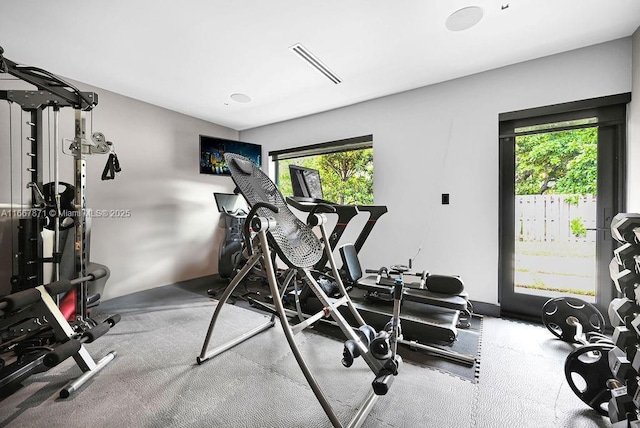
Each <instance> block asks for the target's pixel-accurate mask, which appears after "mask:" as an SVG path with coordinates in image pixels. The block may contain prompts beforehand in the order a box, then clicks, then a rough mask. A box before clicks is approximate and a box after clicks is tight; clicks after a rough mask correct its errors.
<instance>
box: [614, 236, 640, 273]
mask: <svg viewBox="0 0 640 428" xmlns="http://www.w3.org/2000/svg"><path fill="white" fill-rule="evenodd" d="M639 254H640V246H638V245H634V244H630V243H628V242H627V243H625V244H622V245H620V246H619V247H618V248H616V249H615V250H613V258H614V259H615V260H616V262H617V263H618V264H619V265H620V266H623V267H624V268H625V269H629V270H633V271H635V270H636V257H637V256H638V255H639Z"/></svg>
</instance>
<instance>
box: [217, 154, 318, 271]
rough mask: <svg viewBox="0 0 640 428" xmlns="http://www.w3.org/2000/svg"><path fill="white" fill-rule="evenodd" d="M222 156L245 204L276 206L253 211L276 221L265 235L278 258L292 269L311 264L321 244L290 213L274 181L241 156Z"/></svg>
mask: <svg viewBox="0 0 640 428" xmlns="http://www.w3.org/2000/svg"><path fill="white" fill-rule="evenodd" d="M224 159H225V161H226V163H227V166H228V167H229V171H231V178H232V179H233V181H234V182H235V183H236V185H237V186H238V188H239V189H240V193H242V195H243V196H244V198H245V199H246V200H247V202H248V203H249V205H251V206H253V205H255V204H257V203H258V202H267V203H269V204H271V205H274V206H276V207H277V208H278V210H279V211H278V212H277V213H274V212H273V211H271V210H269V209H267V208H259V209H258V210H257V214H258V215H259V216H262V217H271V218H274V219H275V220H276V223H277V225H276V226H275V227H273V228H271V229H269V232H268V234H267V236H268V237H269V242H270V243H271V244H272V246H273V248H275V250H276V252H277V253H278V256H280V258H281V259H282V261H284V262H285V263H286V264H287V265H288V266H289V267H296V268H298V267H311V266H313V265H315V264H316V263H317V262H318V260H320V258H321V257H322V244H321V242H320V240H319V239H318V237H317V236H316V234H315V233H313V231H312V230H311V229H310V228H309V227H308V226H307V225H306V224H304V223H303V222H302V221H300V219H299V218H298V217H296V216H295V215H294V214H293V213H292V212H291V210H290V209H289V206H288V205H287V203H286V202H285V199H284V197H283V196H282V193H280V191H279V190H278V188H277V187H276V185H275V183H274V182H273V181H271V179H270V178H269V177H268V176H267V175H266V174H265V173H264V172H263V171H262V170H261V169H260V168H258V167H257V166H256V165H255V164H254V163H253V162H251V161H250V160H249V159H247V158H245V157H243V156H240V155H237V154H235V153H225V155H224Z"/></svg>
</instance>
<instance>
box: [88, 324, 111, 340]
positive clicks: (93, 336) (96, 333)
mask: <svg viewBox="0 0 640 428" xmlns="http://www.w3.org/2000/svg"><path fill="white" fill-rule="evenodd" d="M110 328H111V326H110V325H109V323H106V322H103V323H100V324H98V325H97V326H95V327H93V328H92V329H91V330H88V331H86V332H85V333H84V334H83V335H82V337H84V338H86V339H87V340H86V341H87V343H91V342H94V341H96V340H98V338H99V337H100V336H102V335H103V334H105V333H106V332H108V331H109V329H110Z"/></svg>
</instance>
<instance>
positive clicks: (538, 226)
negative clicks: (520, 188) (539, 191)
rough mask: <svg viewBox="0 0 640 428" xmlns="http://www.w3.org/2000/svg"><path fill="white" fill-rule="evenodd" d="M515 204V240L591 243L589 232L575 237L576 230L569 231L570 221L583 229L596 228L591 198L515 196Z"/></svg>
mask: <svg viewBox="0 0 640 428" xmlns="http://www.w3.org/2000/svg"><path fill="white" fill-rule="evenodd" d="M576 199H577V203H575V200H576ZM515 204H516V206H515V209H516V213H515V216H516V222H515V225H516V237H517V239H518V240H519V241H521V242H550V241H551V242H595V238H596V234H595V233H594V232H593V231H590V230H587V231H586V234H585V235H582V236H576V235H575V234H574V233H573V232H574V231H575V230H576V228H575V227H574V231H572V228H571V222H572V221H573V222H574V224H575V223H579V222H581V223H582V225H583V226H584V228H585V229H594V228H595V227H596V196H595V195H581V196H572V195H526V196H516V203H515ZM576 219H579V220H576Z"/></svg>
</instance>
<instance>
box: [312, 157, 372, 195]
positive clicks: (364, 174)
mask: <svg viewBox="0 0 640 428" xmlns="http://www.w3.org/2000/svg"><path fill="white" fill-rule="evenodd" d="M320 175H321V177H322V187H323V189H324V191H325V199H327V200H329V201H333V202H337V203H339V204H372V203H373V149H365V150H352V151H349V152H340V153H330V154H326V155H323V156H321V157H320Z"/></svg>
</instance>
